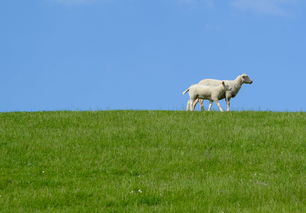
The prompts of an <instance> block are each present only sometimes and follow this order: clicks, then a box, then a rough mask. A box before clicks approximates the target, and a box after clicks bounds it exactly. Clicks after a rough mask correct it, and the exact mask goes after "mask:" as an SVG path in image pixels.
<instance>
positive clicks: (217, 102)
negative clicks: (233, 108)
mask: <svg viewBox="0 0 306 213" xmlns="http://www.w3.org/2000/svg"><path fill="white" fill-rule="evenodd" d="M215 102H216V104H217V105H218V107H219V110H220V111H221V112H223V109H222V107H221V105H220V103H219V101H218V100H216V101H215Z"/></svg>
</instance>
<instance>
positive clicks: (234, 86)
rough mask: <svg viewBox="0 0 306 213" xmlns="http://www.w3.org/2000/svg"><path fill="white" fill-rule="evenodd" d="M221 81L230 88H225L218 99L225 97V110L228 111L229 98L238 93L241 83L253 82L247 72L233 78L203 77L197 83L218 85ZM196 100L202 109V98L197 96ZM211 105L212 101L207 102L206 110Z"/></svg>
mask: <svg viewBox="0 0 306 213" xmlns="http://www.w3.org/2000/svg"><path fill="white" fill-rule="evenodd" d="M221 82H224V83H225V85H226V86H228V87H229V89H230V90H227V91H226V92H225V93H224V94H223V95H222V96H221V97H220V99H219V100H221V99H224V98H225V101H226V106H227V107H226V110H227V111H230V100H231V98H234V97H235V96H236V95H237V94H238V92H239V90H240V88H241V86H242V84H252V83H253V81H252V80H251V79H250V77H249V76H248V75H247V74H242V75H239V76H238V77H237V78H236V79H235V80H216V79H203V80H201V81H200V82H199V84H201V85H206V86H217V85H220V83H221ZM198 101H200V105H201V110H204V104H203V101H204V100H203V99H201V98H199V100H197V102H198ZM197 102H196V103H197ZM211 106H212V102H210V104H209V107H208V111H209V110H210V109H211Z"/></svg>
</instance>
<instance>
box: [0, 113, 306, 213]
mask: <svg viewBox="0 0 306 213" xmlns="http://www.w3.org/2000/svg"><path fill="white" fill-rule="evenodd" d="M0 156H1V161H0V212H118V213H122V212H175V213H176V212H218V213H221V212H290V213H291V212H306V185H305V183H306V113H304V112H297V113H276V112H230V113H220V112H205V113H203V112H175V111H172V112H171V111H107V112H16V113H0Z"/></svg>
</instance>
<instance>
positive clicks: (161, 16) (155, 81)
mask: <svg viewBox="0 0 306 213" xmlns="http://www.w3.org/2000/svg"><path fill="white" fill-rule="evenodd" d="M305 11H306V1H304V0H256V1H255V0H228V1H222V0H221V1H217V0H154V1H153V0H152V1H149V0H28V1H25V0H1V2H0V27H1V31H0V32H1V33H0V72H1V78H0V97H1V104H0V111H2V112H5V111H41V110H43V111H44V110H114V109H145V110H184V109H185V105H186V102H187V100H188V96H187V95H185V96H183V95H182V91H183V90H185V89H186V88H187V87H188V86H189V85H190V84H193V83H196V82H198V81H199V80H201V79H204V78H217V79H234V78H235V77H236V76H238V75H239V74H242V73H247V74H248V75H249V76H250V77H251V78H252V79H253V80H254V83H253V84H252V85H244V86H243V87H242V89H241V91H240V92H239V94H238V96H237V97H235V98H234V99H233V100H232V109H233V110H273V111H306V89H305V86H306V83H305V80H306V13H305ZM222 106H225V104H224V101H222ZM214 108H215V109H216V106H214Z"/></svg>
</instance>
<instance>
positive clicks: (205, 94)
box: [183, 81, 230, 111]
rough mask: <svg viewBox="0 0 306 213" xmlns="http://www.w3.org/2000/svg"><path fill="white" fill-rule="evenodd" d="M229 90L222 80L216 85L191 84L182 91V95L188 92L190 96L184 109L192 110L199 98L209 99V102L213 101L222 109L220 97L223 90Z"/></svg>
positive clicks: (222, 94)
mask: <svg viewBox="0 0 306 213" xmlns="http://www.w3.org/2000/svg"><path fill="white" fill-rule="evenodd" d="M229 90H230V88H229V86H227V85H225V82H224V81H221V83H220V84H219V85H218V86H207V85H201V84H193V85H191V86H190V87H189V88H188V89H186V90H185V91H184V92H183V95H184V94H186V93H187V92H189V97H190V99H189V101H188V103H187V108H186V110H187V111H188V110H190V111H194V107H195V105H196V104H197V102H198V101H199V99H202V100H204V99H205V100H209V101H210V103H211V104H212V103H213V102H214V101H215V102H216V104H217V105H218V107H219V110H220V111H223V109H222V107H221V106H220V103H219V100H220V98H221V97H224V95H225V92H226V91H229Z"/></svg>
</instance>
